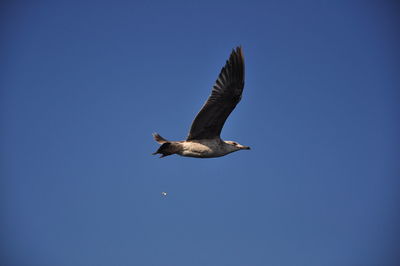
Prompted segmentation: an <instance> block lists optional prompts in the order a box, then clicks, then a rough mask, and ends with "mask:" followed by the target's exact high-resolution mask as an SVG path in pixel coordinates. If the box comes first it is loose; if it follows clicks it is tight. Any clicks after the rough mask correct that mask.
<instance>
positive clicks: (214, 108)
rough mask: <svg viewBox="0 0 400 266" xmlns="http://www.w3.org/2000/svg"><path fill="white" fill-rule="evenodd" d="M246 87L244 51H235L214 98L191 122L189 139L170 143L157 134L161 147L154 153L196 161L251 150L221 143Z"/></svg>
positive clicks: (226, 142) (236, 144)
mask: <svg viewBox="0 0 400 266" xmlns="http://www.w3.org/2000/svg"><path fill="white" fill-rule="evenodd" d="M243 87H244V57H243V51H242V47H240V46H239V47H237V48H236V49H234V50H232V53H231V55H230V56H229V60H228V61H226V64H225V66H224V67H223V68H222V69H221V72H220V74H219V76H218V79H217V80H216V82H215V84H214V86H213V88H212V90H211V95H210V96H209V97H208V99H207V101H206V102H205V104H204V105H203V107H202V108H201V110H200V112H199V113H198V114H197V116H196V118H195V119H194V120H193V122H192V126H191V128H190V132H189V136H188V137H187V139H186V140H184V141H169V140H166V139H165V138H163V137H161V136H160V135H159V134H158V133H153V138H154V140H155V141H157V142H158V143H159V144H161V146H160V147H159V149H158V150H157V151H156V152H154V153H153V155H155V154H161V156H160V158H163V157H165V156H169V155H172V154H178V155H180V156H186V157H195V158H214V157H221V156H224V155H227V154H229V153H232V152H235V151H239V150H250V147H248V146H244V145H241V144H239V143H237V142H235V141H230V140H222V139H221V137H220V134H221V131H222V128H223V126H224V124H225V121H226V119H227V118H228V116H229V115H230V113H231V112H232V111H233V109H235V107H236V105H237V104H238V103H239V101H240V99H241V98H242V92H243Z"/></svg>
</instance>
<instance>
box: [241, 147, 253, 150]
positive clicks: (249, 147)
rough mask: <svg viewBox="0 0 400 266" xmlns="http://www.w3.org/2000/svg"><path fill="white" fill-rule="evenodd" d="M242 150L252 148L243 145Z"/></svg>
mask: <svg viewBox="0 0 400 266" xmlns="http://www.w3.org/2000/svg"><path fill="white" fill-rule="evenodd" d="M242 150H251V149H250V147H249V146H242Z"/></svg>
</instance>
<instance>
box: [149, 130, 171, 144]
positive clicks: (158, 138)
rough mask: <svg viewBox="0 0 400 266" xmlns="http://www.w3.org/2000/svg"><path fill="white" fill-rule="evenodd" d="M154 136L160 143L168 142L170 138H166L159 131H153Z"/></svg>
mask: <svg viewBox="0 0 400 266" xmlns="http://www.w3.org/2000/svg"><path fill="white" fill-rule="evenodd" d="M153 138H154V140H155V141H157V142H158V143H160V144H163V143H166V142H168V140H166V139H164V138H163V137H161V136H160V134H158V133H153Z"/></svg>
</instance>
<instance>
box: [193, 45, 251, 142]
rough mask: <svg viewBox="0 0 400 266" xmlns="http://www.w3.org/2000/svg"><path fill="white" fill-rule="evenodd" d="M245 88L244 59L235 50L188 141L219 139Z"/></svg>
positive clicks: (197, 118)
mask: <svg viewBox="0 0 400 266" xmlns="http://www.w3.org/2000/svg"><path fill="white" fill-rule="evenodd" d="M243 87H244V57H243V52H242V48H241V47H237V48H236V50H233V51H232V53H231V55H230V57H229V60H228V61H226V64H225V66H224V67H223V68H222V69H221V72H220V74H219V76H218V78H217V80H216V81H215V84H214V86H213V88H212V91H211V95H210V96H209V97H208V99H207V101H206V103H205V104H204V105H203V107H202V108H201V110H200V112H199V113H198V114H197V116H196V118H195V119H194V120H193V123H192V126H191V128H190V132H189V136H188V138H187V140H194V139H213V138H216V137H219V136H220V134H221V131H222V128H223V126H224V124H225V121H226V119H227V118H228V116H229V115H230V113H231V112H232V111H233V109H235V107H236V105H237V104H238V103H239V102H240V99H241V97H242V92H243Z"/></svg>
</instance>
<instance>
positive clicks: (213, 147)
mask: <svg viewBox="0 0 400 266" xmlns="http://www.w3.org/2000/svg"><path fill="white" fill-rule="evenodd" d="M182 144H183V149H182V151H181V152H180V153H179V155H181V156H186V157H196V158H212V157H220V156H223V155H225V154H226V153H225V152H223V151H222V149H221V146H220V145H219V143H218V142H217V141H214V140H209V141H204V142H202V143H199V142H184V143H182Z"/></svg>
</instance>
